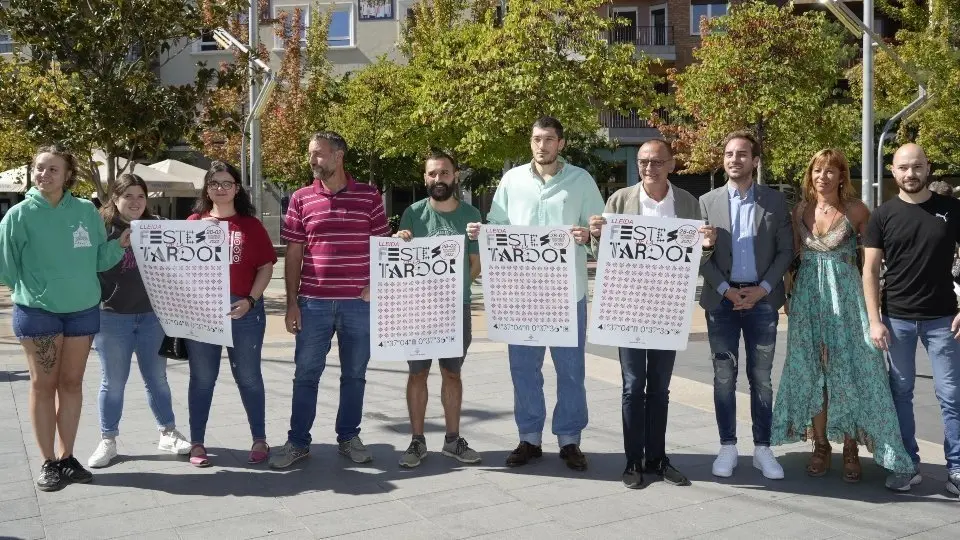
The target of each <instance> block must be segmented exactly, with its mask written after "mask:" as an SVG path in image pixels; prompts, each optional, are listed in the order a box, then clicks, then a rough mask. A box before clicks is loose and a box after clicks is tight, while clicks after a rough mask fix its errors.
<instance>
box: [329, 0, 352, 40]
mask: <svg viewBox="0 0 960 540" xmlns="http://www.w3.org/2000/svg"><path fill="white" fill-rule="evenodd" d="M327 45H328V46H329V47H331V48H337V47H352V46H353V45H354V43H353V3H352V2H351V3H349V4H334V5H333V6H332V11H331V12H330V31H329V32H328V33H327Z"/></svg>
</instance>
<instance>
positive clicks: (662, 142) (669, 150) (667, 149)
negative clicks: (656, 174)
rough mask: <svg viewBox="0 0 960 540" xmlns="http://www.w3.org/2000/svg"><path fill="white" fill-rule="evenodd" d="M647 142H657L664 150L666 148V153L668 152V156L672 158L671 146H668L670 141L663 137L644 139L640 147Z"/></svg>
mask: <svg viewBox="0 0 960 540" xmlns="http://www.w3.org/2000/svg"><path fill="white" fill-rule="evenodd" d="M648 144H658V145H660V147H661V148H663V149H664V150H666V151H667V153H668V154H670V157H671V158H673V147H671V146H670V143H668V142H667V141H666V140H664V139H650V140H649V141H644V143H643V144H641V145H640V148H643V147H644V146H646V145H648Z"/></svg>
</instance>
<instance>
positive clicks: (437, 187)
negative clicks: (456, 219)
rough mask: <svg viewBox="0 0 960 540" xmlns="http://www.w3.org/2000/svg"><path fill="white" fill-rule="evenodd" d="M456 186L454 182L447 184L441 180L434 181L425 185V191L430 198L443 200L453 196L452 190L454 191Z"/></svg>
mask: <svg viewBox="0 0 960 540" xmlns="http://www.w3.org/2000/svg"><path fill="white" fill-rule="evenodd" d="M456 186H457V185H456V184H453V185H447V184H444V183H443V182H434V183H432V184H430V186H428V187H427V193H429V194H430V198H431V199H433V200H435V201H438V202H443V201H446V200H449V199H450V197H452V196H453V193H454V191H456Z"/></svg>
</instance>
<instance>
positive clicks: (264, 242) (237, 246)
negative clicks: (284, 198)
mask: <svg viewBox="0 0 960 540" xmlns="http://www.w3.org/2000/svg"><path fill="white" fill-rule="evenodd" d="M204 217H208V214H205V215H203V216H201V215H200V214H193V215H191V216H190V217H188V218H187V220H189V221H194V220H198V219H202V218H204ZM218 220H219V221H226V222H227V223H228V224H229V225H228V226H229V228H230V294H232V295H234V296H244V297H245V296H250V289H251V288H253V280H254V279H255V278H256V277H257V270H258V269H259V268H260V267H261V266H263V265H265V264H268V263H273V264H276V263H277V252H276V251H274V249H273V241H272V240H270V235H269V234H267V229H265V228H264V227H263V223H260V220H259V219H257V218H255V217H253V216H241V215H234V216H230V217H228V218H219V219H218Z"/></svg>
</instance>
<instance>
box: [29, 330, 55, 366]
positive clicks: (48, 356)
mask: <svg viewBox="0 0 960 540" xmlns="http://www.w3.org/2000/svg"><path fill="white" fill-rule="evenodd" d="M56 337H57V336H43V337H38V338H34V340H33V344H34V345H35V346H36V347H37V363H38V364H39V365H40V367H41V368H42V369H43V372H44V373H50V372H51V371H52V370H53V368H54V367H56V365H57V340H56Z"/></svg>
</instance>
